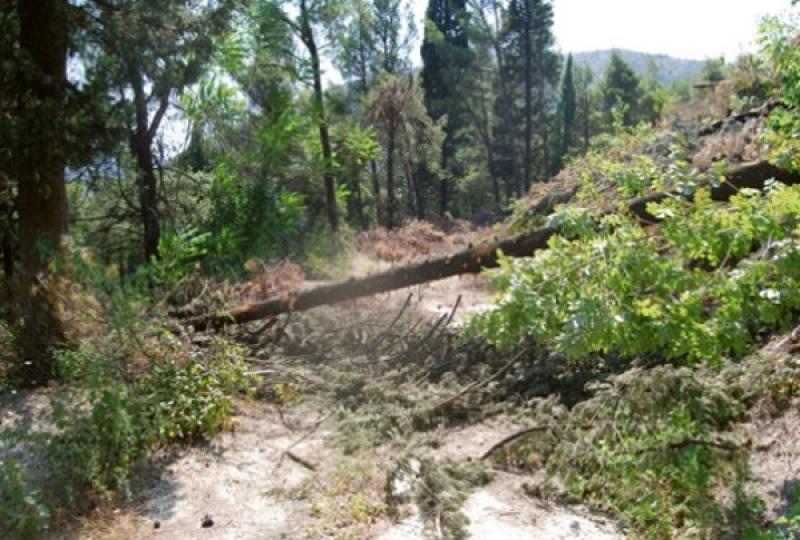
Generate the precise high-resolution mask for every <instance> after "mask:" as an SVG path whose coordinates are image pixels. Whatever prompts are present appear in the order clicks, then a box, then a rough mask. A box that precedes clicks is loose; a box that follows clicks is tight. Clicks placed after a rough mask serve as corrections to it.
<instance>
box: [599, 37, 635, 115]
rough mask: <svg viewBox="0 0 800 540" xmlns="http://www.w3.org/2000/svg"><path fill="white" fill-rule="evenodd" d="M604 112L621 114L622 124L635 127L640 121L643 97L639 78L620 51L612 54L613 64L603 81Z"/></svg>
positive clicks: (609, 66)
mask: <svg viewBox="0 0 800 540" xmlns="http://www.w3.org/2000/svg"><path fill="white" fill-rule="evenodd" d="M602 94H603V110H604V111H605V112H606V113H607V114H608V115H609V118H608V121H609V122H610V121H611V119H610V116H611V115H612V113H613V111H617V114H621V116H622V123H623V124H624V125H626V126H632V125H635V124H636V123H637V122H638V120H639V108H640V104H641V100H642V97H643V92H642V88H641V83H640V81H639V77H638V76H637V75H636V72H635V71H634V70H633V68H632V67H631V66H630V65H629V64H628V63H627V62H625V60H623V58H622V55H621V54H620V53H619V52H618V51H613V52H612V54H611V62H610V63H609V65H608V69H607V70H606V78H605V80H604V81H603V90H602Z"/></svg>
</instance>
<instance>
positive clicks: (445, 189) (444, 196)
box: [439, 140, 450, 217]
mask: <svg viewBox="0 0 800 540" xmlns="http://www.w3.org/2000/svg"><path fill="white" fill-rule="evenodd" d="M447 146H448V145H447V140H445V142H444V147H443V148H442V177H441V178H440V179H439V215H440V216H442V217H444V215H445V214H447V208H448V207H449V206H450V201H449V198H450V192H449V191H450V190H449V185H448V179H447V154H448V152H449V151H450V150H449V149H448V148H447Z"/></svg>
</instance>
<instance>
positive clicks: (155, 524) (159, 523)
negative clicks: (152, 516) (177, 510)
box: [153, 520, 161, 529]
mask: <svg viewBox="0 0 800 540" xmlns="http://www.w3.org/2000/svg"><path fill="white" fill-rule="evenodd" d="M153 528H154V529H160V528H161V522H160V521H158V520H155V521H154V522H153Z"/></svg>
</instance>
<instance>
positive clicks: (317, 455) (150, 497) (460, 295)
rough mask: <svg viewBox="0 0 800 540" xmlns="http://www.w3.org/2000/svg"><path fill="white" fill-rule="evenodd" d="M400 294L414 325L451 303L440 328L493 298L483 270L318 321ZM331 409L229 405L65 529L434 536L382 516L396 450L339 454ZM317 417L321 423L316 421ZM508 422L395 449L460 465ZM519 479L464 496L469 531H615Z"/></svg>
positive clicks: (84, 534) (386, 307) (396, 303)
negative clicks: (114, 507)
mask: <svg viewBox="0 0 800 540" xmlns="http://www.w3.org/2000/svg"><path fill="white" fill-rule="evenodd" d="M386 266H388V263H385V262H380V261H376V260H374V259H370V258H368V257H365V256H358V257H356V259H355V261H354V267H353V269H352V270H353V273H354V274H364V273H368V272H371V271H376V270H380V269H383V268H385V267H386ZM312 285H313V283H312V282H305V283H304V284H303V286H305V287H308V286H312ZM409 295H410V296H411V298H412V302H411V307H410V309H409V312H412V314H411V317H412V318H413V317H416V318H420V320H426V321H427V322H426V323H424V324H428V325H434V324H435V321H437V320H439V319H441V318H442V317H444V316H446V315H448V314H450V312H451V311H452V309H453V306H454V304H455V303H456V302H457V301H458V303H459V307H458V310H457V311H456V314H455V317H453V319H452V322H451V324H452V325H460V324H463V322H464V321H465V320H466V319H467V318H468V317H469V316H470V315H471V314H472V313H475V312H478V311H480V310H481V309H484V308H485V307H486V306H487V305H488V303H489V302H490V301H491V299H492V293H491V291H490V289H489V287H488V283H487V281H486V279H485V278H484V277H482V276H464V277H455V278H450V279H447V280H442V281H439V282H434V283H431V284H427V285H423V286H418V287H413V288H410V289H406V290H401V291H395V292H392V293H387V294H383V295H379V296H376V297H372V298H366V299H362V300H359V301H357V302H354V303H352V304H348V305H343V306H338V307H336V308H323V309H327V310H328V313H327V315H326V316H328V317H329V318H331V319H333V320H334V321H337V320H338V321H339V324H340V325H345V326H346V323H349V322H351V319H352V318H353V317H352V315H353V314H354V313H358V314H359V315H360V316H364V315H365V314H366V315H367V316H369V314H373V313H374V314H375V316H376V317H378V316H387V315H391V314H393V313H395V312H397V311H398V310H399V309H400V307H401V306H402V305H403V304H404V303H405V302H406V299H407V298H408V297H409ZM390 318H391V317H390ZM326 362H331V363H333V364H334V365H333V366H330V365H328V364H327V363H326V367H329V368H331V370H332V371H331V373H336V372H337V371H336V370H337V369H338V368H337V367H336V365H335V363H336V362H337V360H336V359H334V358H329V359H327V360H326ZM342 369H346V367H343V368H342ZM335 392H337V391H336V390H334V393H335ZM336 407H337V404H336V402H331V401H330V400H328V401H325V399H323V398H319V399H317V398H315V397H313V396H309V399H308V401H306V402H303V403H300V404H295V405H287V406H286V408H285V409H284V410H282V411H279V410H278V409H277V408H276V406H274V405H271V404H267V403H264V402H261V401H248V402H243V401H240V402H237V403H236V407H235V415H234V418H233V420H234V425H235V429H234V430H233V431H231V432H226V433H223V434H221V435H220V436H218V437H216V438H215V439H214V440H213V441H211V442H210V443H208V444H207V445H205V446H201V447H194V448H187V449H183V450H179V451H177V452H176V453H175V454H174V455H172V456H170V457H165V458H163V459H162V460H161V463H159V464H157V466H156V467H155V469H156V470H155V472H153V473H151V474H152V478H150V479H149V480H148V481H146V482H144V483H143V486H142V488H141V489H140V490H139V495H138V498H137V501H136V502H135V503H134V504H133V505H131V506H130V507H129V508H127V509H123V510H120V511H118V512H116V513H113V514H112V515H111V516H108V517H107V518H106V519H99V520H98V519H94V520H90V521H89V522H87V524H86V526H85V527H83V528H82V529H81V530H80V531H79V532H78V534H77V535H76V536H77V537H80V538H97V539H101V538H102V539H105V538H118V539H122V538H124V539H139V538H160V539H169V540H190V539H195V538H208V539H212V538H213V539H228V538H230V539H233V538H236V539H281V538H287V539H288V538H291V539H294V538H369V539H382V540H417V539H419V540H421V539H424V538H435V537H436V533H435V531H432V530H431V529H430V527H428V528H426V524H425V523H424V522H423V521H422V519H421V518H420V517H419V516H418V515H414V513H413V512H412V514H411V515H404V516H399V517H395V518H393V517H391V512H387V506H386V503H385V501H386V500H387V496H386V481H387V477H388V475H389V472H390V471H391V470H392V467H393V466H394V465H393V464H394V463H395V462H396V459H397V458H398V456H399V455H400V453H401V451H400V449H398V447H397V446H396V445H395V446H387V445H378V446H375V447H373V448H371V449H370V450H368V451H366V452H361V453H359V454H355V455H347V454H346V453H345V452H344V451H343V446H342V444H341V440H340V439H337V433H336V430H337V426H336V418H332V419H330V420H328V419H327V418H329V417H330V414H329V413H333V412H334V411H335V410H336ZM326 411H327V412H326ZM320 419H325V420H324V421H322V422H321V423H320ZM518 427H519V426H516V425H514V423H513V422H511V421H509V420H507V419H504V417H495V418H493V419H491V420H488V421H482V422H478V423H471V424H470V423H467V424H465V425H462V426H461V427H458V428H454V429H446V430H445V429H438V430H434V432H433V433H427V434H425V435H424V438H425V441H422V442H421V441H414V440H413V437H412V439H409V440H408V441H406V443H407V444H406V446H407V447H409V448H411V447H415V446H426V445H428V444H430V440H433V439H435V440H436V444H435V445H433V449H432V450H429V451H428V452H429V454H430V455H431V456H432V458H433V459H435V460H457V461H459V462H467V461H469V460H473V459H475V458H476V457H478V456H480V455H481V454H482V453H483V452H484V451H485V450H486V449H488V448H489V447H490V446H491V445H492V444H494V443H495V442H497V441H498V440H500V439H502V438H503V437H505V436H506V435H508V434H509V433H512V432H514V431H515V430H516V429H518ZM375 429H378V428H377V427H376V428H375ZM339 437H341V434H339ZM288 451H291V454H292V455H290V454H289V453H287V452H288ZM293 457H294V459H293ZM312 469H313V470H312ZM523 481H524V477H521V476H515V475H511V474H506V473H497V474H495V475H494V477H493V480H492V481H491V483H489V484H488V485H486V486H483V487H481V488H479V489H477V490H475V491H474V492H472V493H471V494H470V495H469V496H468V497H467V498H466V501H465V503H464V505H463V508H462V512H463V514H464V515H465V516H466V517H467V518H468V520H469V526H468V529H467V531H468V533H469V535H470V537H472V538H476V539H482V538H503V539H509V540H514V539H517V538H519V539H523V538H542V539H561V538H564V539H567V538H577V539H581V538H586V539H588V538H592V539H600V540H604V539H610V538H618V537H619V536H618V535H617V534H616V533H615V532H614V530H613V527H612V526H611V525H610V524H609V523H607V522H605V521H604V520H602V519H601V518H598V517H596V516H591V515H590V514H588V513H587V512H585V511H583V510H580V509H571V508H567V507H563V506H558V505H550V504H546V503H544V502H542V501H539V500H535V499H532V498H530V497H528V496H526V495H525V494H524V491H523V488H522V483H523ZM204 520H205V525H207V526H206V527H203V523H204Z"/></svg>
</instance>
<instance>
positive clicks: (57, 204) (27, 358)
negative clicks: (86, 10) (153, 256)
mask: <svg viewBox="0 0 800 540" xmlns="http://www.w3.org/2000/svg"><path fill="white" fill-rule="evenodd" d="M17 13H18V15H19V21H20V46H21V47H22V49H23V50H25V51H26V52H27V53H28V54H29V55H30V58H31V60H32V61H33V66H34V68H35V69H37V70H38V73H36V74H35V75H34V76H33V77H32V80H33V81H34V82H33V84H32V85H31V88H30V90H31V94H32V95H33V96H34V97H35V98H36V99H37V100H38V102H37V103H36V104H34V105H32V106H31V108H29V109H27V110H25V111H24V112H23V114H24V115H25V122H27V123H28V124H29V125H27V126H26V128H25V130H24V131H22V133H23V137H25V138H26V139H27V140H26V141H25V143H26V148H25V149H24V152H25V154H26V155H27V156H30V159H28V160H25V161H27V162H26V163H23V164H22V165H21V167H20V171H19V180H20V181H19V195H18V199H17V210H18V212H19V235H20V285H21V287H20V291H21V293H20V298H19V301H20V307H21V314H22V321H23V322H22V324H23V327H22V332H21V334H20V337H21V340H20V341H21V343H20V344H21V346H22V347H21V349H22V350H21V352H22V365H21V366H20V375H21V376H22V378H23V381H24V382H25V383H27V384H30V385H40V384H43V383H44V382H46V381H47V380H48V379H50V378H51V377H52V376H53V373H52V364H51V356H50V353H51V352H52V350H53V349H54V348H56V347H58V346H59V345H61V344H62V343H63V341H64V333H63V327H62V324H61V321H60V320H59V314H58V309H57V306H55V305H54V303H53V302H52V300H51V298H50V297H49V294H48V290H47V287H46V286H43V285H47V284H48V281H50V280H52V277H50V276H48V258H47V255H53V254H54V253H57V250H58V249H59V248H60V245H61V237H62V235H63V234H64V232H66V229H67V197H66V188H65V185H64V164H65V161H66V160H65V155H64V125H63V123H64V122H63V121H64V118H63V114H64V113H63V109H64V89H65V83H66V65H67V4H66V2H65V1H64V0H37V1H36V2H31V1H20V2H18V3H17ZM49 285H51V286H52V283H49Z"/></svg>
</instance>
